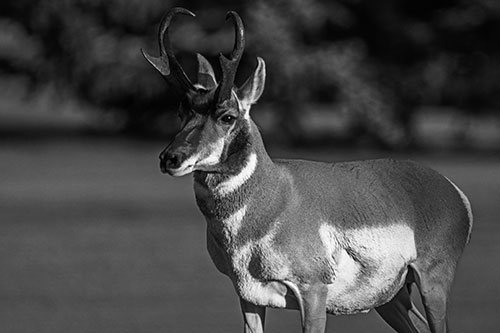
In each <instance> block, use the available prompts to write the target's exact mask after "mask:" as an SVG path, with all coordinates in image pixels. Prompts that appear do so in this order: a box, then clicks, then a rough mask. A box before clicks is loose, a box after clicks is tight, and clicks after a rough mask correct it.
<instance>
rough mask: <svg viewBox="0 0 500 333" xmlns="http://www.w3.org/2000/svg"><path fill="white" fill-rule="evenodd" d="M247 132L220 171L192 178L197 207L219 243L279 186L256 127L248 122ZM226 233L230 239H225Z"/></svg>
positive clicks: (271, 195) (198, 173) (272, 196)
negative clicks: (241, 143)
mask: <svg viewBox="0 0 500 333" xmlns="http://www.w3.org/2000/svg"><path fill="white" fill-rule="evenodd" d="M247 129H248V131H247V132H246V133H245V138H240V139H241V140H242V141H243V142H245V144H243V145H242V146H241V147H239V149H237V150H236V152H235V153H233V154H231V155H230V158H228V159H227V160H226V162H225V163H224V165H222V170H223V172H217V173H207V172H198V171H197V172H195V175H194V178H195V179H194V190H195V195H196V202H197V204H198V207H199V208H200V210H201V212H202V213H203V215H204V216H205V218H206V220H207V222H208V224H209V225H208V228H209V230H211V232H212V233H213V234H214V235H218V236H216V238H219V239H225V241H223V242H226V241H229V238H232V237H233V236H234V233H233V232H235V229H234V226H235V225H239V224H240V223H241V222H242V221H243V219H244V218H245V216H246V215H248V214H250V212H249V211H250V210H252V209H253V210H254V209H256V206H257V207H258V206H259V205H260V202H270V201H273V200H274V197H275V196H276V195H277V194H276V192H277V191H275V190H274V191H273V190H271V189H276V188H278V187H280V184H281V178H280V176H279V174H280V173H279V170H278V167H277V166H276V165H275V164H274V163H273V161H272V160H271V158H270V157H269V155H268V154H267V152H266V150H265V148H264V144H263V142H262V138H261V136H260V133H259V131H258V129H257V126H256V125H255V124H254V123H253V122H252V121H251V120H250V121H249V126H248V128H247ZM251 207H252V208H251ZM263 210H265V209H263ZM252 214H255V212H253V213H252ZM233 229H234V230H233ZM230 230H233V231H230ZM229 234H233V236H231V237H229V238H228V237H227V235H229ZM223 235H226V236H223ZM220 236H222V238H220Z"/></svg>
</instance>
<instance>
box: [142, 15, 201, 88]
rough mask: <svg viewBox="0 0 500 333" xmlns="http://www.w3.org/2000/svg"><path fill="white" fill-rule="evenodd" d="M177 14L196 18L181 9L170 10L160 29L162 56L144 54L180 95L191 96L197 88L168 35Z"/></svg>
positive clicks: (159, 41)
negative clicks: (182, 64)
mask: <svg viewBox="0 0 500 333" xmlns="http://www.w3.org/2000/svg"><path fill="white" fill-rule="evenodd" d="M177 14H183V15H188V16H193V17H194V16H195V14H194V13H193V12H191V11H190V10H187V9H185V8H181V7H175V8H172V9H171V10H169V11H168V12H167V13H166V14H165V15H164V16H163V18H162V20H161V23H160V27H159V29H158V43H159V44H160V56H159V57H154V56H152V55H151V54H149V53H148V52H146V51H144V50H142V54H143V55H144V57H145V58H146V60H147V61H148V62H149V63H150V64H151V65H153V67H155V68H156V69H157V70H158V71H159V72H160V73H161V74H162V75H163V77H164V78H165V79H166V80H167V81H168V82H169V83H170V84H171V85H172V86H173V87H174V88H175V89H176V90H177V91H178V93H179V94H180V95H185V94H189V93H190V92H192V91H195V90H196V88H195V86H194V85H193V83H192V82H191V80H189V77H188V76H187V75H186V73H185V72H184V70H183V69H182V66H181V64H180V63H179V61H177V58H176V57H175V54H174V51H173V50H172V44H171V43H170V38H169V35H168V28H169V27H170V23H171V22H172V19H173V18H174V16H175V15H177Z"/></svg>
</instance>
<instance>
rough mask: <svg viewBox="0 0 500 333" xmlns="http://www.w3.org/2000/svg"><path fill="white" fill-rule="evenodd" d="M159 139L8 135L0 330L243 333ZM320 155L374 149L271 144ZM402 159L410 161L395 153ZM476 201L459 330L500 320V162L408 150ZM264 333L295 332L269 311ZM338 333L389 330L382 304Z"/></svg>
mask: <svg viewBox="0 0 500 333" xmlns="http://www.w3.org/2000/svg"><path fill="white" fill-rule="evenodd" d="M162 148H163V147H162V144H161V143H154V142H153V143H151V142H149V143H145V142H136V141H126V140H97V139H79V140H69V141H68V140H62V139H61V140H58V141H57V142H55V141H54V140H52V141H43V140H42V141H40V140H36V139H34V140H33V141H32V142H30V141H22V142H3V143H0V264H1V268H0V332H8V333H10V332H40V333H41V332H47V333H48V332H51V333H53V332H72V333H78V332H103V333H113V332H120V333H126V332H199V331H203V332H240V331H241V330H242V327H241V323H242V320H241V315H240V310H239V303H238V300H237V297H236V295H235V293H234V291H233V288H232V285H231V284H230V282H229V280H228V279H227V278H226V277H224V276H222V275H221V274H220V273H218V272H217V271H216V269H215V268H214V267H213V264H212V263H211V261H210V258H209V257H208V254H207V251H206V249H205V222H204V219H203V218H202V216H201V214H200V213H199V211H198V209H197V207H196V205H195V202H194V195H193V193H192V180H191V178H190V177H183V178H170V177H167V176H163V175H161V174H160V172H159V170H158V160H157V155H158V153H159V151H160V150H161V149H162ZM274 155H279V156H296V157H297V156H300V157H310V158H315V159H321V160H341V159H353V158H364V157H367V156H368V157H378V154H377V153H373V152H372V153H368V154H363V153H356V154H349V155H346V154H342V153H338V152H335V151H334V150H332V151H331V152H327V151H323V152H318V153H306V152H277V153H275V154H274ZM399 157H407V156H399ZM410 157H411V158H413V159H416V160H418V161H421V162H423V163H425V164H428V165H430V166H432V167H434V168H436V169H437V170H439V171H441V172H442V173H444V174H445V175H447V176H448V177H449V178H451V179H453V180H454V181H455V182H456V183H457V184H458V185H459V186H460V187H461V188H462V189H463V190H464V191H465V192H466V193H467V194H468V195H469V197H470V200H471V202H472V205H473V208H474V212H475V226H474V233H473V237H472V242H471V244H470V245H469V247H468V249H467V251H466V253H465V255H464V258H463V260H462V263H461V265H460V267H459V271H458V275H457V279H456V283H455V286H454V289H453V296H452V304H451V310H450V324H451V328H452V332H457V333H458V332H493V331H498V327H499V325H500V316H499V309H500V284H499V283H498V282H499V281H500V265H499V262H500V261H499V260H500V158H491V157H490V158H486V157H481V158H473V157H460V156H458V157H457V156H441V155H434V156H425V155H413V156H410ZM267 317H268V320H267V331H268V332H299V331H300V329H299V326H300V320H299V314H298V312H294V311H277V310H268V316H267ZM328 326H329V328H330V329H329V331H331V332H391V329H390V328H389V327H388V326H386V324H385V323H384V322H383V321H382V320H381V319H379V317H378V316H377V314H376V313H375V312H372V313H369V314H367V315H356V316H339V317H329V322H328Z"/></svg>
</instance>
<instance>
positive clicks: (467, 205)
mask: <svg viewBox="0 0 500 333" xmlns="http://www.w3.org/2000/svg"><path fill="white" fill-rule="evenodd" d="M445 178H446V180H448V181H449V182H450V184H451V185H453V187H454V188H455V190H457V192H458V194H459V195H460V198H462V202H463V203H464V206H465V209H466V210H467V215H468V216H469V231H468V238H469V239H470V235H471V233H472V224H473V220H474V218H473V216H472V206H471V204H470V201H469V199H468V198H467V196H466V195H465V193H464V192H463V191H462V190H461V189H459V188H458V186H457V185H455V184H454V183H453V182H452V181H451V180H449V179H448V178H447V177H445Z"/></svg>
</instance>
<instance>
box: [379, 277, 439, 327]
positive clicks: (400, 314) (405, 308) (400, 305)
mask: <svg viewBox="0 0 500 333" xmlns="http://www.w3.org/2000/svg"><path fill="white" fill-rule="evenodd" d="M410 288H411V284H410V283H408V284H405V285H404V286H403V287H401V289H400V290H399V292H398V293H397V294H396V296H394V298H393V299H392V300H391V301H390V302H389V303H386V304H384V305H382V306H380V307H378V308H376V309H375V310H376V311H377V312H378V314H379V315H380V316H381V317H382V318H383V319H384V320H385V321H386V322H387V323H388V324H389V325H390V326H391V327H392V328H393V329H394V330H396V332H399V333H428V332H430V330H429V327H428V325H427V321H426V320H425V318H424V317H423V316H422V314H420V312H419V311H418V310H417V308H416V307H415V305H414V304H413V302H412V301H411V298H410Z"/></svg>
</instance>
